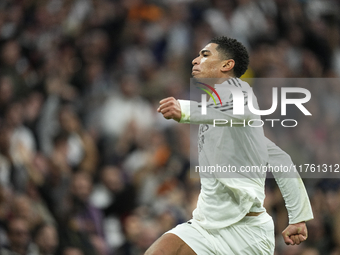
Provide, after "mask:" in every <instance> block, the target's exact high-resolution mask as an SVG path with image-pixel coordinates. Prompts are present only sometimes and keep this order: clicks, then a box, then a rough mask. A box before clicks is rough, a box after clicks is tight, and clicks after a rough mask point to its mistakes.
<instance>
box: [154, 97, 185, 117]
mask: <svg viewBox="0 0 340 255" xmlns="http://www.w3.org/2000/svg"><path fill="white" fill-rule="evenodd" d="M159 104H160V106H159V107H158V109H157V112H160V113H162V114H163V117H164V118H166V119H174V120H176V121H177V122H179V121H180V120H181V117H182V111H181V105H180V104H179V102H178V101H177V100H176V99H175V98H173V97H167V98H164V99H162V100H161V101H160V102H159Z"/></svg>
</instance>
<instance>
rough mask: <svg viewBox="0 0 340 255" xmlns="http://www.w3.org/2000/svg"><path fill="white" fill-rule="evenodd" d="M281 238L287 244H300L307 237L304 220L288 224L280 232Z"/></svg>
mask: <svg viewBox="0 0 340 255" xmlns="http://www.w3.org/2000/svg"><path fill="white" fill-rule="evenodd" d="M282 236H283V239H284V241H285V243H286V244H287V245H289V244H291V245H294V244H300V243H302V242H303V241H305V240H306V239H307V237H308V232H307V227H306V223H305V222H300V223H296V224H290V225H289V226H288V227H287V228H286V229H285V230H283V232H282Z"/></svg>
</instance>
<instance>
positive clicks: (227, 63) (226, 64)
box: [221, 59, 235, 72]
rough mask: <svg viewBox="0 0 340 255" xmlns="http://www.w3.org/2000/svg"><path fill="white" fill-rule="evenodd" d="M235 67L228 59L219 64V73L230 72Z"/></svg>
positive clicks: (231, 60)
mask: <svg viewBox="0 0 340 255" xmlns="http://www.w3.org/2000/svg"><path fill="white" fill-rule="evenodd" d="M234 66H235V61H234V60H233V59H228V60H224V61H222V64H221V72H229V71H230V70H232V69H233V68H234Z"/></svg>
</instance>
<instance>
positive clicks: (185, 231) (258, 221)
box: [165, 212, 275, 255]
mask: <svg viewBox="0 0 340 255" xmlns="http://www.w3.org/2000/svg"><path fill="white" fill-rule="evenodd" d="M166 233H172V234H175V235H177V236H178V237H179V238H181V239H182V240H183V241H184V242H185V243H186V244H188V245H189V246H190V247H191V249H193V250H194V252H196V254H197V255H211V254H216V255H233V254H235V255H248V254H249V255H260V254H266V255H267V254H270V255H273V254H274V248H275V237H274V223H273V220H272V217H271V216H270V215H269V214H267V213H266V212H264V213H261V214H260V215H259V216H245V217H244V218H243V219H242V220H240V221H239V222H237V223H235V224H233V225H231V226H228V227H225V228H221V229H204V228H202V227H201V226H200V225H198V224H197V223H196V222H195V221H194V220H190V221H188V222H186V223H183V224H180V225H178V226H176V227H175V228H173V229H171V230H170V231H168V232H166ZM166 233H165V234H166Z"/></svg>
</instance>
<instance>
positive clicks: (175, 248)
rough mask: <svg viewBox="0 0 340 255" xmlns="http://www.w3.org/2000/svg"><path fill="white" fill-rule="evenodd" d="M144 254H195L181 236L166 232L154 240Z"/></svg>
mask: <svg viewBox="0 0 340 255" xmlns="http://www.w3.org/2000/svg"><path fill="white" fill-rule="evenodd" d="M145 255H196V253H195V252H194V251H193V250H192V249H191V248H190V247H189V246H188V245H187V244H186V243H185V242H184V241H183V240H182V239H181V238H179V237H178V236H176V235H174V234H171V233H167V234H164V235H162V236H161V237H160V238H159V239H158V240H157V241H156V242H154V243H153V244H152V245H151V246H150V248H149V249H148V250H147V251H146V252H145Z"/></svg>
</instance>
